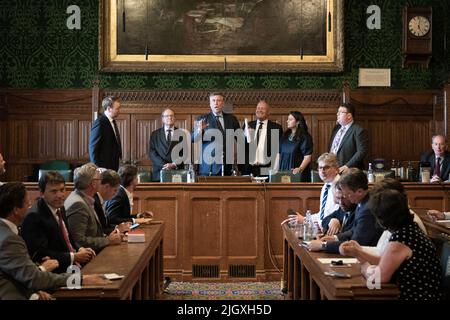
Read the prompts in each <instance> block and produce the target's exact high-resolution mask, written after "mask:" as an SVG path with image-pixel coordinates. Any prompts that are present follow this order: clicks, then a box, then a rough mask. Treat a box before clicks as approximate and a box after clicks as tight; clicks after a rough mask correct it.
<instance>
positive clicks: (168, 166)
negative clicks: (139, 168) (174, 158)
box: [162, 162, 177, 170]
mask: <svg viewBox="0 0 450 320" xmlns="http://www.w3.org/2000/svg"><path fill="white" fill-rule="evenodd" d="M176 167H177V165H176V164H175V163H173V162H172V163H166V164H165V165H163V167H162V169H163V170H171V169H176Z"/></svg>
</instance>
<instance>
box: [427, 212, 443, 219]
mask: <svg viewBox="0 0 450 320" xmlns="http://www.w3.org/2000/svg"><path fill="white" fill-rule="evenodd" d="M427 214H428V216H429V217H430V218H431V219H432V220H433V221H435V220H444V219H445V215H444V213H443V212H441V211H438V210H428V211H427Z"/></svg>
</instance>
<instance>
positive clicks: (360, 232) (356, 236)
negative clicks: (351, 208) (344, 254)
mask: <svg viewBox="0 0 450 320" xmlns="http://www.w3.org/2000/svg"><path fill="white" fill-rule="evenodd" d="M368 201H369V195H367V196H366V197H365V198H364V199H363V200H362V201H361V203H360V205H359V206H358V207H357V208H356V211H355V218H354V220H353V223H352V225H351V228H350V229H349V230H346V231H344V232H341V233H338V234H337V237H338V239H339V241H329V242H327V249H326V251H327V252H334V253H337V252H339V246H340V245H341V243H342V242H344V241H348V240H355V241H358V243H359V244H360V245H362V246H371V247H375V246H376V245H377V242H378V239H380V236H381V234H382V233H383V229H382V228H381V227H380V226H379V224H378V223H377V221H376V219H375V216H374V215H373V214H372V212H370V209H369V208H368V207H367V203H368Z"/></svg>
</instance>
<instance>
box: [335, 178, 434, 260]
mask: <svg viewBox="0 0 450 320" xmlns="http://www.w3.org/2000/svg"><path fill="white" fill-rule="evenodd" d="M376 188H383V189H393V190H397V191H398V192H400V193H403V194H405V195H406V192H405V187H404V186H403V184H401V183H400V182H399V181H398V180H396V179H392V178H386V179H384V180H382V181H380V182H378V183H377V184H376ZM409 211H410V213H411V214H412V215H413V217H414V222H415V223H417V225H418V226H419V228H420V229H421V230H422V232H423V233H424V234H425V235H427V230H426V228H425V226H424V224H423V222H422V220H421V219H420V217H419V216H418V215H417V214H416V213H415V212H414V211H413V210H411V209H410V210H409ZM391 235H392V233H391V232H390V231H389V230H384V232H383V233H382V234H381V236H380V239H378V243H377V246H376V247H369V246H362V247H358V248H361V249H362V250H364V252H367V253H368V254H367V255H365V259H366V260H367V261H368V262H369V263H374V264H376V261H377V260H373V259H374V256H375V259H377V258H379V256H381V254H382V253H383V252H384V250H385V249H386V246H387V245H388V243H389V239H390V238H391ZM344 247H345V246H344ZM352 249H354V247H350V248H347V250H346V252H345V254H344V253H343V252H342V248H339V251H340V252H341V254H343V255H347V256H356V253H355V252H353V251H351V250H352ZM364 252H359V253H358V254H360V255H361V254H364ZM374 261H375V262H374Z"/></svg>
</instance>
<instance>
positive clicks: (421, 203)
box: [27, 177, 450, 281]
mask: <svg viewBox="0 0 450 320" xmlns="http://www.w3.org/2000/svg"><path fill="white" fill-rule="evenodd" d="M228 178H233V177H228ZM232 181H234V180H233V179H228V181H227V182H218V181H215V182H197V183H142V184H139V185H138V187H137V189H136V191H135V193H134V206H133V213H138V212H142V211H144V210H150V211H153V213H154V214H155V219H156V220H161V221H164V222H165V224H166V230H165V233H164V240H165V241H164V270H165V274H166V275H168V276H170V277H172V278H173V279H176V280H184V281H190V280H200V281H201V280H208V281H214V280H220V281H235V280H242V279H245V280H250V281H251V280H258V281H266V280H280V278H281V271H282V268H283V233H282V230H281V228H280V223H281V221H283V220H284V219H286V217H287V214H286V211H287V209H289V208H292V209H293V210H296V211H299V212H306V210H307V209H310V210H312V211H313V212H317V211H318V210H319V198H320V190H321V188H322V184H321V183H267V184H263V183H245V182H232ZM404 185H405V188H406V190H407V193H408V199H409V202H410V205H411V206H412V207H427V208H432V209H438V210H446V211H450V201H449V192H448V191H450V184H442V185H441V184H421V183H405V184H404ZM27 188H28V190H29V191H30V196H31V199H35V198H37V197H38V196H39V190H38V187H37V184H36V183H29V184H27ZM72 188H73V185H72V184H68V185H67V193H69V191H70V190H72Z"/></svg>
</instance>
